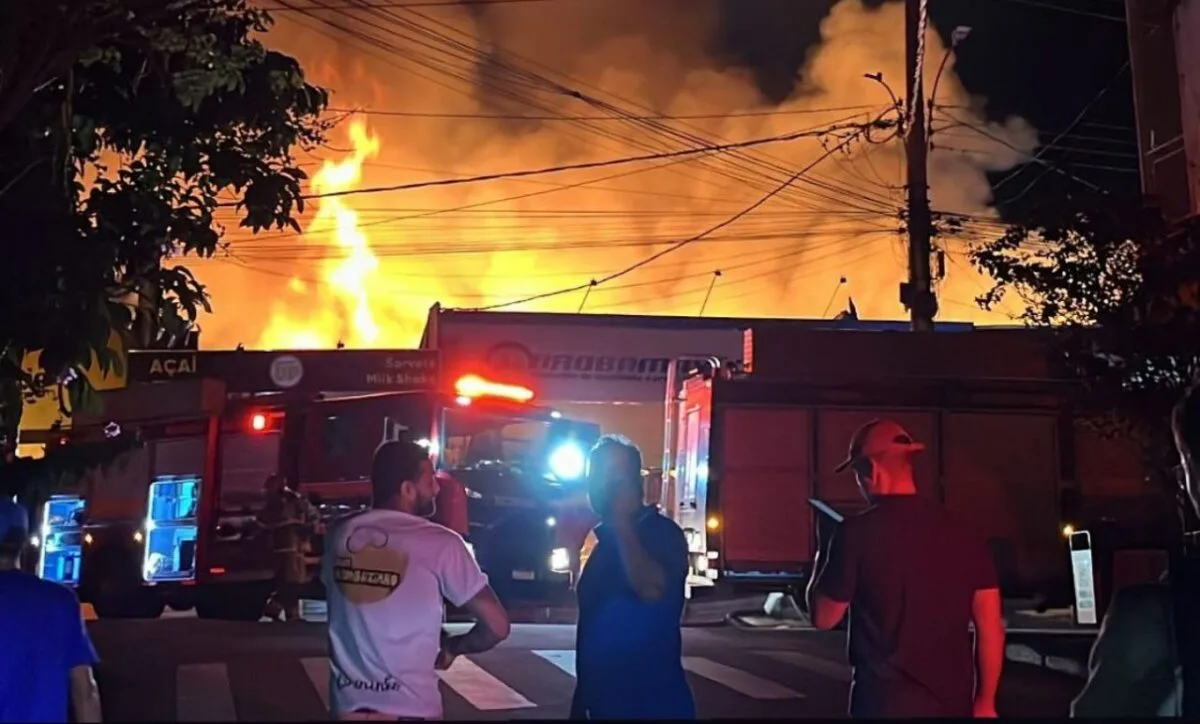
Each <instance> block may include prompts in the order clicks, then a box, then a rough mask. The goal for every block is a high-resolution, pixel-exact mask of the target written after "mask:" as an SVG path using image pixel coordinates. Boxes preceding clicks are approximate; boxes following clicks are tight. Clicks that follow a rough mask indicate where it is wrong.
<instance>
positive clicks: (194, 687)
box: [175, 664, 237, 721]
mask: <svg viewBox="0 0 1200 724" xmlns="http://www.w3.org/2000/svg"><path fill="white" fill-rule="evenodd" d="M175 721H237V709H236V708H234V705H233V690H232V689H231V688H230V686H229V668H228V667H227V666H225V664H184V665H182V666H180V667H179V668H178V669H176V670H175Z"/></svg>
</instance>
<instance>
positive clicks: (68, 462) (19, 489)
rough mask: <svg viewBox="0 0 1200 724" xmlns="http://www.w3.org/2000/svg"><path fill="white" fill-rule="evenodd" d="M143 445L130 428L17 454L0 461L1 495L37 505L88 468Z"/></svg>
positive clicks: (110, 461) (79, 476)
mask: <svg viewBox="0 0 1200 724" xmlns="http://www.w3.org/2000/svg"><path fill="white" fill-rule="evenodd" d="M141 445H142V440H141V437H140V436H139V435H138V433H137V432H127V433H121V434H120V435H117V436H115V437H112V438H107V439H103V440H95V441H87V442H67V443H66V444H62V445H53V446H50V447H49V449H48V450H47V452H46V455H45V457H42V458H37V459H34V458H14V459H13V460H12V461H11V462H9V463H8V464H6V465H0V495H3V496H10V497H11V496H14V495H15V496H17V497H18V498H20V499H21V502H23V503H25V504H26V505H28V506H29V507H30V509H36V508H37V506H38V505H40V504H41V503H43V502H45V501H46V500H47V499H48V498H49V497H50V496H51V495H52V494H54V493H55V492H57V491H60V490H63V489H64V488H66V487H69V486H71V485H73V484H74V483H75V482H77V481H78V480H79V479H80V478H81V477H82V476H83V475H85V474H86V473H87V472H88V471H89V470H93V469H95V468H103V467H104V466H106V465H109V464H111V463H113V462H115V461H117V460H119V459H120V458H121V456H122V455H124V454H125V453H128V452H132V451H133V450H136V449H138V448H139V447H141Z"/></svg>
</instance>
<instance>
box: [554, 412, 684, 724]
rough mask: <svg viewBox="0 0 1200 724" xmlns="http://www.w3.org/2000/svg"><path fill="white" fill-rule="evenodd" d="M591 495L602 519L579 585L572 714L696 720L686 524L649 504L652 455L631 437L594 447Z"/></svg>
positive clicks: (576, 716)
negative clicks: (645, 467)
mask: <svg viewBox="0 0 1200 724" xmlns="http://www.w3.org/2000/svg"><path fill="white" fill-rule="evenodd" d="M588 497H589V499H590V501H591V504H592V508H594V509H595V511H596V514H597V515H599V516H600V521H601V522H600V525H599V526H597V527H596V531H595V532H596V539H597V543H596V547H595V549H594V550H593V551H592V554H591V556H590V557H589V558H588V561H587V565H586V566H584V569H583V572H582V574H581V575H580V579H579V585H578V587H577V590H578V595H579V625H578V627H577V628H576V640H575V651H576V674H577V679H576V685H575V698H574V700H573V701H572V704H571V718H572V719H694V718H695V717H696V706H695V703H694V702H693V701H692V691H691V689H690V688H689V687H688V682H687V677H686V676H685V674H684V671H683V662H682V655H683V637H682V633H681V631H680V622H681V620H682V618H683V601H684V585H685V583H686V581H687V568H688V562H687V556H688V554H687V542H686V540H685V539H684V537H683V531H682V530H680V528H679V526H678V525H676V524H675V523H674V522H672V521H671V520H669V519H667V518H665V517H663V516H662V515H660V514H659V512H658V510H657V509H656V508H655V507H654V506H648V505H646V504H645V502H644V499H643V495H642V454H641V453H640V452H639V451H638V449H637V448H636V447H635V446H634V445H633V444H632V443H630V442H629V441H628V440H625V439H624V438H619V437H614V436H606V437H604V438H601V440H600V442H598V443H597V444H596V446H595V447H594V448H592V452H591V456H590V458H589V461H588Z"/></svg>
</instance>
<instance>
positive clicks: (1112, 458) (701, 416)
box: [662, 327, 1165, 603]
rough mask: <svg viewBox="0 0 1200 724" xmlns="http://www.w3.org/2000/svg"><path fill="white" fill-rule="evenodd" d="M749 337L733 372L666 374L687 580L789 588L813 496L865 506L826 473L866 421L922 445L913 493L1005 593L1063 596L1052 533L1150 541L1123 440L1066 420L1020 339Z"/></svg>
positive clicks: (1041, 366)
mask: <svg viewBox="0 0 1200 724" xmlns="http://www.w3.org/2000/svg"><path fill="white" fill-rule="evenodd" d="M745 337H746V338H745V348H746V352H745V358H744V360H745V361H744V363H743V364H741V365H736V364H721V363H719V362H716V361H714V362H713V363H712V364H709V365H706V366H702V367H701V368H700V369H698V370H696V371H692V372H691V373H690V374H678V375H677V369H678V366H676V367H674V368H673V369H672V370H671V372H670V374H669V377H670V378H671V382H669V385H668V390H669V392H668V406H667V414H666V435H665V439H666V440H667V444H666V446H665V447H666V450H665V455H664V466H663V467H664V469H665V470H666V471H668V474H667V475H664V489H663V493H662V500H663V507H664V508H665V509H666V510H667V511H668V512H669V513H670V514H671V515H672V516H673V517H674V519H675V520H676V521H677V522H678V523H679V524H680V526H681V527H682V528H683V529H684V532H685V534H686V536H687V538H688V545H689V550H690V552H691V555H692V559H691V563H692V574H693V576H703V577H708V578H709V579H712V580H714V581H715V580H722V581H725V582H728V583H729V584H731V585H733V586H735V587H749V588H763V589H767V590H774V591H780V592H784V593H795V592H798V590H799V589H800V588H801V587H803V586H804V585H806V581H807V579H808V577H809V575H810V574H811V566H812V561H813V558H814V553H815V545H816V536H815V525H816V524H817V519H816V516H818V515H823V514H824V513H822V512H819V511H818V509H817V508H818V506H817V505H815V504H814V503H813V502H812V501H814V500H815V501H817V502H818V503H824V504H825V505H826V506H828V507H829V508H831V509H832V510H833V511H834V512H835V513H839V514H841V515H843V516H845V515H850V514H853V513H855V512H857V511H859V510H862V509H863V508H865V506H866V503H865V501H864V500H863V498H862V496H861V494H860V492H859V490H858V488H857V485H856V482H855V480H854V478H853V476H852V475H849V474H839V473H835V472H834V470H833V468H834V467H835V466H836V465H837V464H838V463H840V462H841V461H842V460H843V459H844V458H845V456H846V450H847V444H848V442H849V440H850V437H851V435H852V433H853V432H854V430H855V429H857V428H858V427H859V426H860V425H862V424H864V423H866V422H868V421H870V420H872V419H876V418H891V419H894V420H896V421H897V422H899V423H900V424H901V425H903V426H904V427H905V428H906V429H908V430H909V432H910V433H911V434H912V435H913V436H914V437H915V438H916V439H917V440H919V441H920V442H922V443H924V444H925V446H926V451H925V452H923V453H920V454H918V455H917V456H916V457H915V458H914V465H915V473H916V477H917V485H918V493H919V494H920V495H925V496H929V497H930V498H932V499H935V500H938V501H940V502H942V503H943V504H944V505H946V506H947V507H948V508H949V509H950V510H951V511H953V512H955V513H957V514H958V515H959V516H960V517H962V518H963V519H965V520H966V521H968V522H969V523H970V524H971V525H972V526H973V527H974V528H975V529H976V530H979V531H980V532H981V533H983V534H984V535H985V537H986V538H987V539H988V541H989V545H990V547H991V550H992V554H993V557H994V559H995V561H996V565H997V570H998V573H999V575H1000V579H1001V586H1002V589H1003V590H1004V592H1005V595H1006V596H1012V597H1027V596H1028V597H1031V598H1035V599H1041V600H1043V601H1047V602H1053V603H1057V602H1065V601H1069V600H1070V596H1071V576H1070V567H1069V557H1068V551H1067V546H1066V540H1065V538H1066V537H1067V536H1069V535H1070V533H1071V532H1072V531H1074V530H1075V529H1077V528H1082V527H1088V528H1090V529H1091V530H1101V529H1107V530H1110V531H1115V529H1116V528H1121V533H1120V534H1117V533H1116V532H1113V533H1112V537H1113V539H1114V540H1115V539H1116V538H1120V543H1119V545H1120V546H1122V547H1128V548H1154V547H1156V546H1158V545H1159V544H1161V543H1162V542H1163V541H1159V540H1157V539H1156V536H1157V535H1158V533H1161V526H1156V525H1155V524H1154V521H1155V520H1162V518H1160V517H1157V516H1159V515H1161V514H1162V513H1163V512H1165V510H1164V508H1163V501H1161V500H1158V499H1157V498H1158V496H1154V495H1152V494H1148V493H1147V486H1145V484H1144V482H1143V481H1144V477H1143V472H1142V469H1141V466H1140V461H1139V458H1138V455H1137V450H1136V447H1135V446H1134V445H1133V444H1132V443H1125V442H1122V441H1113V440H1104V439H1101V438H1100V437H1099V436H1098V435H1095V434H1094V433H1091V432H1089V430H1088V428H1086V427H1085V426H1082V425H1080V424H1079V417H1078V414H1077V413H1076V412H1075V411H1074V408H1073V407H1072V404H1071V400H1072V396H1071V394H1070V390H1069V388H1068V386H1066V385H1065V384H1064V383H1061V382H1057V381H1055V380H1054V379H1052V377H1051V375H1050V374H1049V372H1048V370H1047V368H1046V364H1045V359H1046V354H1045V350H1044V348H1043V347H1042V346H1041V341H1040V338H1039V337H1038V336H1037V335H1036V334H1034V333H1032V332H1027V331H1025V330H976V331H972V332H969V333H964V334H947V335H939V334H932V335H917V334H913V333H910V332H848V331H827V330H797V329H786V328H779V327H776V328H769V329H768V328H764V329H748V330H746V332H745ZM689 365H691V363H689ZM691 366H694V365H691ZM676 379H679V381H678V386H677V387H676V385H675V380H676ZM673 390H678V391H677V392H674V393H673V394H672V392H671V391H673ZM1118 516H1119V518H1120V521H1119V523H1118V522H1117V518H1118ZM1106 524H1107V528H1106Z"/></svg>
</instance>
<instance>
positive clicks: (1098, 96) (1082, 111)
mask: <svg viewBox="0 0 1200 724" xmlns="http://www.w3.org/2000/svg"><path fill="white" fill-rule="evenodd" d="M1129 64H1130V60H1129V59H1126V60H1125V62H1124V63H1122V64H1121V67H1120V68H1118V69H1117V72H1116V73H1114V74H1113V76H1112V78H1110V79H1109V81H1108V82H1107V83H1105V84H1104V87H1103V88H1101V89H1100V92H1099V93H1097V94H1096V95H1095V96H1093V97H1092V99H1091V100H1090V101H1088V102H1087V103H1086V104H1084V106H1083V108H1082V109H1080V111H1079V113H1077V114H1076V115H1075V118H1074V119H1072V120H1071V122H1070V123H1068V124H1067V127H1066V128H1064V129H1063V130H1062V132H1061V133H1059V134H1058V135H1057V136H1055V137H1054V140H1052V141H1050V143H1048V144H1046V145H1045V146H1043V147H1042V148H1041V149H1040V150H1039V151H1038V152H1037V153H1036V154H1034V156H1033V158H1032V159H1031V160H1033V161H1037V160H1039V159H1040V158H1041V157H1042V156H1043V155H1045V153H1046V152H1047V151H1049V150H1050V148H1051V147H1052V146H1056V145H1057V144H1058V143H1059V142H1060V141H1061V140H1062V139H1063V137H1064V136H1066V135H1067V134H1068V133H1070V132H1071V131H1073V130H1074V129H1075V127H1076V126H1078V125H1079V123H1080V122H1081V121H1083V119H1084V117H1085V116H1087V114H1088V111H1090V110H1092V107H1093V106H1095V105H1096V104H1097V103H1099V102H1100V99H1101V98H1103V97H1104V96H1105V95H1107V94H1108V92H1109V91H1110V90H1112V87H1113V85H1114V84H1115V83H1116V82H1117V79H1118V78H1120V77H1121V76H1122V75H1124V74H1125V71H1126V70H1127V69H1128V68H1129ZM1019 170H1020V169H1018V170H1017V171H1013V172H1012V173H1010V174H1009V175H1007V176H1005V177H1004V178H1002V179H1000V181H999V182H997V183H996V184H995V185H994V186H992V191H993V192H995V191H997V190H999V189H1000V187H1001V186H1003V185H1004V184H1006V183H1008V182H1009V181H1011V180H1012V179H1013V178H1015V177H1016V176H1017V173H1018V171H1019ZM1026 190H1027V189H1026ZM1093 190H1096V189H1095V187H1093ZM1024 193H1025V191H1022V192H1021V194H1022V195H1023V194H1024Z"/></svg>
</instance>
